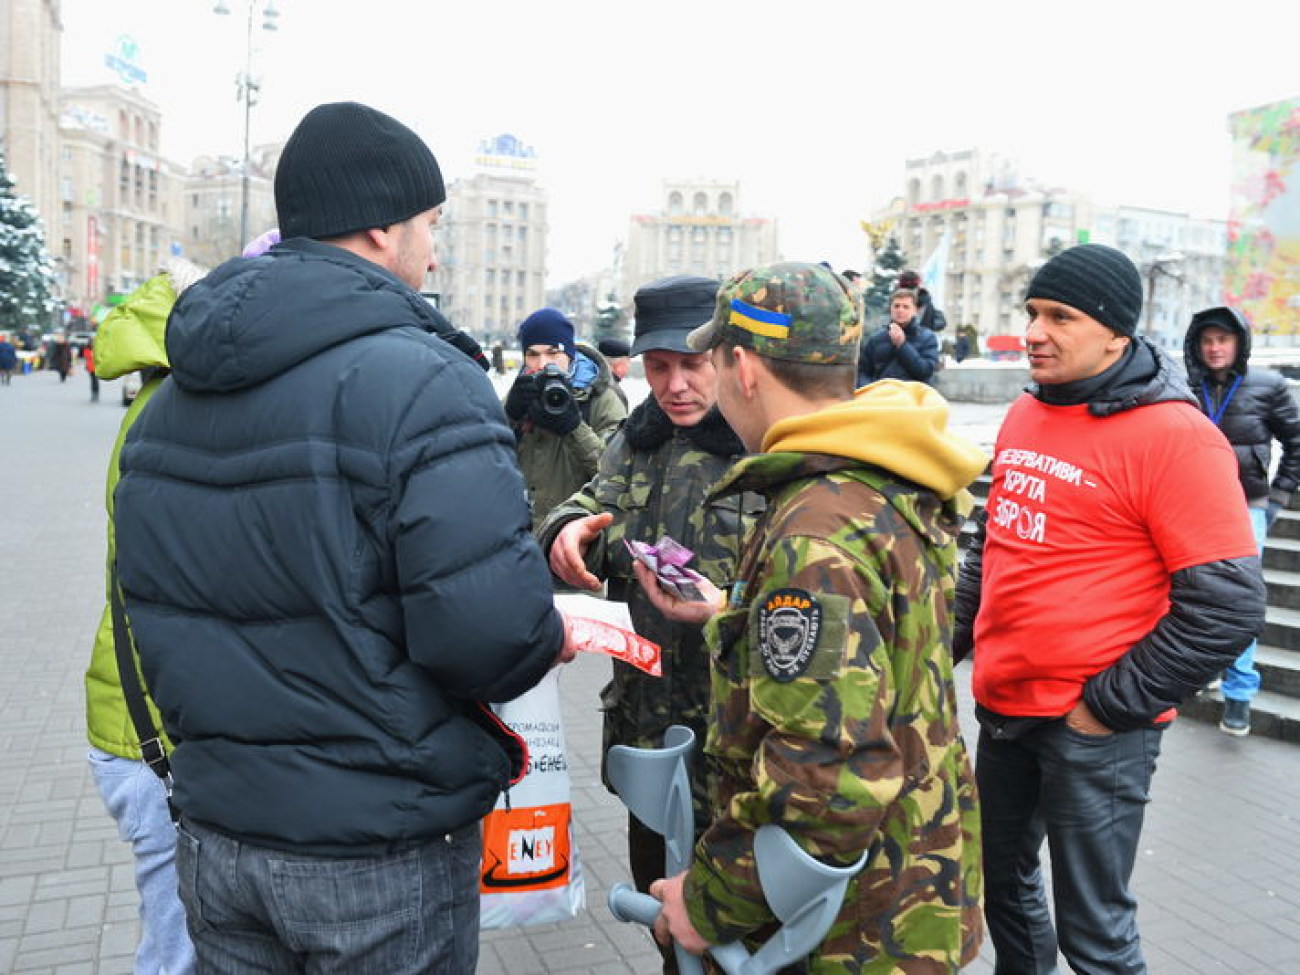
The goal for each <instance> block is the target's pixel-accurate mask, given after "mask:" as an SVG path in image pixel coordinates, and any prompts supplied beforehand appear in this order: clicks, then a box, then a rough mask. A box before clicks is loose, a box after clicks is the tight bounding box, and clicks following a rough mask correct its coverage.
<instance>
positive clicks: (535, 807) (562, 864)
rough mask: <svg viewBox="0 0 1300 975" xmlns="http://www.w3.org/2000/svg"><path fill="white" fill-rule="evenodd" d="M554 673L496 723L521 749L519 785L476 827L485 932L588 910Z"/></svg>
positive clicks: (502, 707) (501, 709) (503, 709)
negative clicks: (524, 761) (523, 765)
mask: <svg viewBox="0 0 1300 975" xmlns="http://www.w3.org/2000/svg"><path fill="white" fill-rule="evenodd" d="M559 675H560V668H556V669H553V670H552V671H551V672H550V673H548V674H547V675H546V677H545V678H543V679H542V681H541V683H539V684H538V685H537V686H536V687H534V688H533V689H532V690H530V691H528V692H527V693H525V694H522V695H521V696H519V697H517V698H515V700H513V701H511V702H509V703H508V704H498V705H494V706H493V710H494V711H495V712H496V714H497V716H498V717H499V718H500V719H501V720H502V721H503V722H504V723H505V724H506V725H508V726H509V727H510V729H511V730H512V731H514V732H515V734H517V735H519V737H521V738H522V739H523V740H524V741H525V742H526V743H527V745H528V768H527V770H526V772H525V774H524V777H523V779H521V780H520V781H519V783H518V784H517V785H514V786H512V787H511V788H510V790H509V791H508V792H505V793H502V795H501V798H500V799H498V800H497V805H496V808H495V809H493V810H492V812H490V813H488V815H487V818H485V819H484V820H483V862H482V864H481V866H480V872H479V895H480V896H479V907H480V910H481V924H482V927H484V928H506V927H517V926H520V925H526V924H545V923H549V922H552V921H564V920H567V919H569V918H571V917H575V916H576V915H577V914H578V912H579V911H581V910H583V909H584V908H585V907H586V904H587V896H586V889H585V887H584V884H583V880H582V870H581V867H580V865H579V861H578V846H577V843H576V842H575V839H574V831H573V821H572V811H573V807H572V806H571V805H570V802H569V771H568V765H567V763H566V761H565V755H564V721H563V718H562V716H561V713H560V688H559Z"/></svg>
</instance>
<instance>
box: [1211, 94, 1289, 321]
mask: <svg viewBox="0 0 1300 975" xmlns="http://www.w3.org/2000/svg"><path fill="white" fill-rule="evenodd" d="M1228 124H1229V128H1230V129H1231V131H1232V139H1233V159H1232V173H1233V176H1232V212H1231V215H1230V217H1229V220H1228V261H1227V265H1226V268H1227V269H1226V271H1225V277H1224V283H1223V291H1224V300H1225V301H1227V302H1228V303H1229V304H1231V305H1235V306H1237V307H1238V308H1241V309H1242V310H1244V311H1245V312H1246V314H1247V315H1248V316H1249V318H1250V321H1251V323H1252V325H1253V326H1254V328H1255V330H1256V331H1257V332H1259V333H1268V334H1273V335H1295V334H1300V98H1292V99H1288V100H1286V101H1281V102H1274V103H1273V104H1271V105H1262V106H1260V107H1259V108H1251V109H1247V110H1245V111H1241V112H1234V113H1233V114H1232V115H1230V116H1228Z"/></svg>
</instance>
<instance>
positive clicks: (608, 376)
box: [504, 308, 627, 527]
mask: <svg viewBox="0 0 1300 975" xmlns="http://www.w3.org/2000/svg"><path fill="white" fill-rule="evenodd" d="M519 345H520V348H522V349H523V351H524V364H523V365H522V366H521V367H520V369H519V375H518V376H517V377H516V378H515V381H514V383H513V384H512V385H511V387H510V390H509V392H508V393H506V398H505V403H504V405H505V411H506V415H507V416H509V417H510V423H511V427H512V428H513V429H514V431H515V437H516V438H517V441H518V455H519V468H520V470H522V471H523V474H524V482H525V483H526V484H527V485H528V500H529V503H530V504H531V505H532V511H533V525H534V527H536V526H537V525H540V524H541V523H542V521H543V520H544V519H545V518H546V516H547V515H548V514H550V513H551V510H552V509H553V508H554V507H555V506H556V505H557V504H559V503H560V502H561V501H563V500H564V499H565V498H567V497H568V496H569V495H571V494H572V493H573V492H574V491H576V490H578V488H580V487H582V486H583V485H584V484H586V483H587V481H588V480H589V479H590V478H591V477H592V476H593V475H594V474H595V473H596V469H597V466H598V465H599V464H600V455H601V453H602V452H603V451H604V449H605V445H606V443H608V442H609V439H610V437H612V436H614V433H615V431H617V430H618V428H619V425H620V424H621V423H622V422H623V421H624V420H625V419H626V418H627V403H626V402H625V401H624V399H623V398H622V396H621V395H620V393H619V391H618V389H617V383H616V382H615V381H614V374H613V373H612V372H610V369H609V363H608V362H606V361H605V357H604V356H603V355H601V354H600V353H599V352H597V351H596V350H595V349H594V348H592V347H591V346H589V345H585V344H580V343H578V342H577V341H576V339H575V337H574V331H573V322H571V321H569V319H568V318H567V317H565V315H564V313H563V312H561V311H559V310H558V309H556V308H539V309H538V310H537V311H535V312H533V313H532V314H531V315H529V316H528V317H527V318H525V319H524V320H523V321H522V322H521V323H520V325H519Z"/></svg>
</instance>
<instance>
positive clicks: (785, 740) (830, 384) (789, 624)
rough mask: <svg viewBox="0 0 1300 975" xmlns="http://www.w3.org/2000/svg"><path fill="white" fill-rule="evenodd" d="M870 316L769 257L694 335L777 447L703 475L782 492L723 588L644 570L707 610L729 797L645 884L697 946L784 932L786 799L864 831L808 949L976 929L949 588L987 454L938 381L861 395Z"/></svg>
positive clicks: (823, 281)
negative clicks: (965, 434)
mask: <svg viewBox="0 0 1300 975" xmlns="http://www.w3.org/2000/svg"><path fill="white" fill-rule="evenodd" d="M860 334H861V331H860V326H859V321H858V317H857V313H856V311H855V309H854V302H853V300H852V298H851V296H850V292H849V290H848V288H847V287H846V286H845V284H844V282H843V281H841V280H840V279H839V278H837V277H836V276H834V275H833V274H831V272H829V271H826V270H825V269H824V268H822V267H820V266H818V265H814V264H775V265H769V266H766V267H760V268H756V269H753V270H751V271H746V272H742V273H741V274H739V275H737V276H735V277H733V278H732V279H731V281H730V282H728V284H727V285H725V286H724V287H723V289H722V291H721V293H720V295H719V298H718V306H717V314H716V315H715V317H714V319H713V320H712V321H711V322H710V323H709V324H708V325H706V326H704V327H703V328H701V329H700V330H698V331H697V332H696V333H693V334H692V336H691V339H690V344H691V347H692V348H696V349H701V350H703V349H712V350H713V351H712V355H713V358H714V366H715V368H716V370H717V372H718V382H719V387H718V390H719V391H718V399H719V405H720V406H721V408H722V411H723V413H724V415H726V416H727V418H728V419H729V420H730V422H731V423H732V425H733V427H734V428H735V429H736V432H737V433H738V434H739V435H740V437H741V440H742V441H744V443H745V445H746V446H747V447H749V448H750V449H751V450H757V449H761V450H762V451H763V453H761V454H759V455H757V456H754V457H749V458H746V459H744V460H741V461H740V462H739V463H737V464H736V466H735V467H734V468H733V469H732V471H731V472H730V473H729V474H728V475H727V477H726V478H725V479H724V480H723V481H722V482H721V483H720V484H719V485H718V486H717V487H716V488H715V489H714V491H713V493H712V495H711V497H712V498H725V497H730V496H733V495H735V494H736V493H737V492H742V491H758V492H760V493H762V494H763V495H764V496H765V497H766V498H767V502H768V507H767V510H766V512H765V513H764V515H763V517H762V518H761V519H760V521H759V524H758V525H757V526H756V528H755V530H754V532H753V533H752V535H751V536H750V538H749V539H748V540H747V542H746V545H745V549H744V552H743V553H742V556H741V563H740V568H739V570H738V572H737V576H736V582H735V583H734V584H733V585H732V587H731V589H730V593H729V595H728V597H727V598H726V599H725V601H724V598H723V594H722V593H721V592H717V591H708V592H706V596H707V597H708V599H707V601H706V602H703V603H699V602H696V603H688V602H684V601H681V600H678V599H676V598H675V597H672V596H669V595H668V594H667V593H664V592H662V591H661V590H658V589H657V588H656V587H655V584H654V582H653V579H652V577H650V576H649V575H648V574H647V573H645V572H644V571H643V570H642V569H640V568H639V567H638V569H637V570H636V571H637V574H638V577H639V580H640V581H641V582H642V584H643V586H645V587H646V588H647V593H648V595H649V598H650V599H651V601H652V602H654V603H655V605H657V606H659V607H660V608H661V610H662V611H663V612H665V613H666V614H668V615H670V616H673V617H674V618H678V619H683V620H686V619H695V620H701V621H706V627H705V639H706V643H707V646H708V648H709V652H710V654H711V655H712V660H713V692H712V711H711V715H710V723H709V738H708V743H707V746H706V751H707V753H708V755H709V756H710V758H711V760H712V762H713V768H714V775H715V797H714V798H715V807H716V810H717V814H716V817H715V818H714V820H713V823H712V824H711V825H710V827H709V829H708V830H707V831H706V832H705V834H704V836H703V837H702V838H701V839H700V841H699V843H698V844H697V845H696V849H695V857H694V863H693V864H692V866H691V868H690V869H689V870H688V871H686V872H685V873H683V874H681V875H679V876H678V877H674V878H666V879H664V880H661V881H656V883H655V884H654V885H653V886H652V889H651V893H653V894H655V895H656V896H658V897H660V899H662V900H663V901H664V910H663V914H662V916H661V917H660V920H659V923H658V925H657V934H659V935H660V936H661V937H663V936H665V935H668V934H671V936H672V937H673V938H675V939H676V940H677V941H678V942H679V943H681V944H682V945H683V946H684V947H686V948H687V949H688V950H693V951H701V950H703V949H704V948H705V947H706V946H707V945H709V944H722V943H727V942H732V941H735V940H737V939H746V940H753V941H755V942H761V941H763V940H765V939H766V937H768V936H770V933H771V930H772V928H773V925H774V921H775V919H774V917H773V915H772V913H771V910H770V908H769V907H768V906H767V904H766V903H765V901H764V898H763V894H762V888H761V886H760V884H759V878H758V873H757V870H756V867H755V863H754V854H753V838H754V833H755V831H756V830H757V829H758V828H759V827H760V826H763V825H765V824H768V823H772V824H776V825H778V826H781V827H783V828H784V829H785V830H786V831H787V832H788V833H789V834H790V835H791V836H792V838H794V839H795V841H796V842H797V843H798V844H799V846H800V847H802V848H803V849H804V850H805V851H806V852H808V853H810V854H812V855H813V856H815V857H817V858H818V859H821V860H824V861H826V862H830V863H833V864H836V865H839V866H843V865H848V864H851V863H853V862H855V861H856V860H857V859H858V857H859V856H860V855H861V854H862V853H863V852H866V853H867V861H866V865H865V866H864V868H863V870H862V871H861V872H860V873H859V874H858V875H857V876H856V877H855V878H854V879H853V880H852V882H851V883H850V885H849V888H848V891H847V893H846V896H845V901H844V905H843V907H842V908H841V910H840V913H839V915H838V917H837V918H836V920H835V922H834V924H833V925H832V927H831V930H830V932H829V933H828V934H827V936H826V938H825V939H824V940H823V941H822V943H821V944H820V945H819V946H818V948H817V949H816V950H815V951H814V952H813V954H812V955H811V956H810V957H809V959H808V960H807V962H806V970H807V971H808V972H811V973H817V975H831V973H834V975H848V973H860V972H871V973H886V972H912V973H921V972H925V973H931V972H943V971H955V970H956V969H957V968H958V967H959V966H961V965H963V964H966V963H967V962H969V961H971V960H973V959H974V957H975V956H976V953H977V951H978V949H979V944H980V940H981V937H982V923H981V918H980V897H981V887H982V881H981V871H980V861H979V814H978V809H977V803H976V796H975V787H974V781H973V778H972V776H971V770H970V763H969V761H968V758H967V754H966V748H965V745H964V743H963V741H962V739H961V735H960V729H959V726H958V721H957V705H956V696H955V691H954V686H953V676H952V662H951V654H950V648H949V643H950V637H951V621H950V615H949V607H950V604H951V599H952V595H953V588H954V585H955V565H956V557H957V552H956V537H957V533H958V531H959V529H960V526H961V524H962V520H963V518H964V515H965V513H966V512H967V511H968V510H969V505H970V499H969V494H968V493H967V492H966V491H965V487H966V486H967V485H968V484H969V483H970V482H971V481H972V480H973V479H974V478H975V477H976V476H977V475H978V473H979V472H980V471H981V470H982V469H983V468H984V466H985V464H986V462H987V458H986V457H985V456H984V455H983V454H982V453H981V452H980V451H979V450H978V449H977V448H976V447H974V446H973V445H971V444H969V443H966V442H965V441H963V440H961V439H960V438H958V437H956V436H954V435H952V434H949V433H948V432H947V430H946V429H945V427H946V422H947V404H946V403H945V402H944V401H943V399H942V397H940V396H939V394H938V393H936V392H934V391H933V390H931V389H929V388H928V387H925V386H923V385H921V384H918V383H910V382H903V381H899V380H885V381H882V382H880V383H877V384H875V385H873V386H872V387H870V388H867V389H863V390H861V391H859V392H858V393H857V394H856V395H854V393H853V382H854V364H855V362H856V358H857V344H858V340H859V337H860Z"/></svg>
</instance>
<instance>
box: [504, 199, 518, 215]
mask: <svg viewBox="0 0 1300 975" xmlns="http://www.w3.org/2000/svg"><path fill="white" fill-rule="evenodd" d="M502 207H503V212H504V213H505V215H506V216H507V217H513V216H514V215H515V201H514V200H506V201H505V203H503V204H502Z"/></svg>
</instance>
